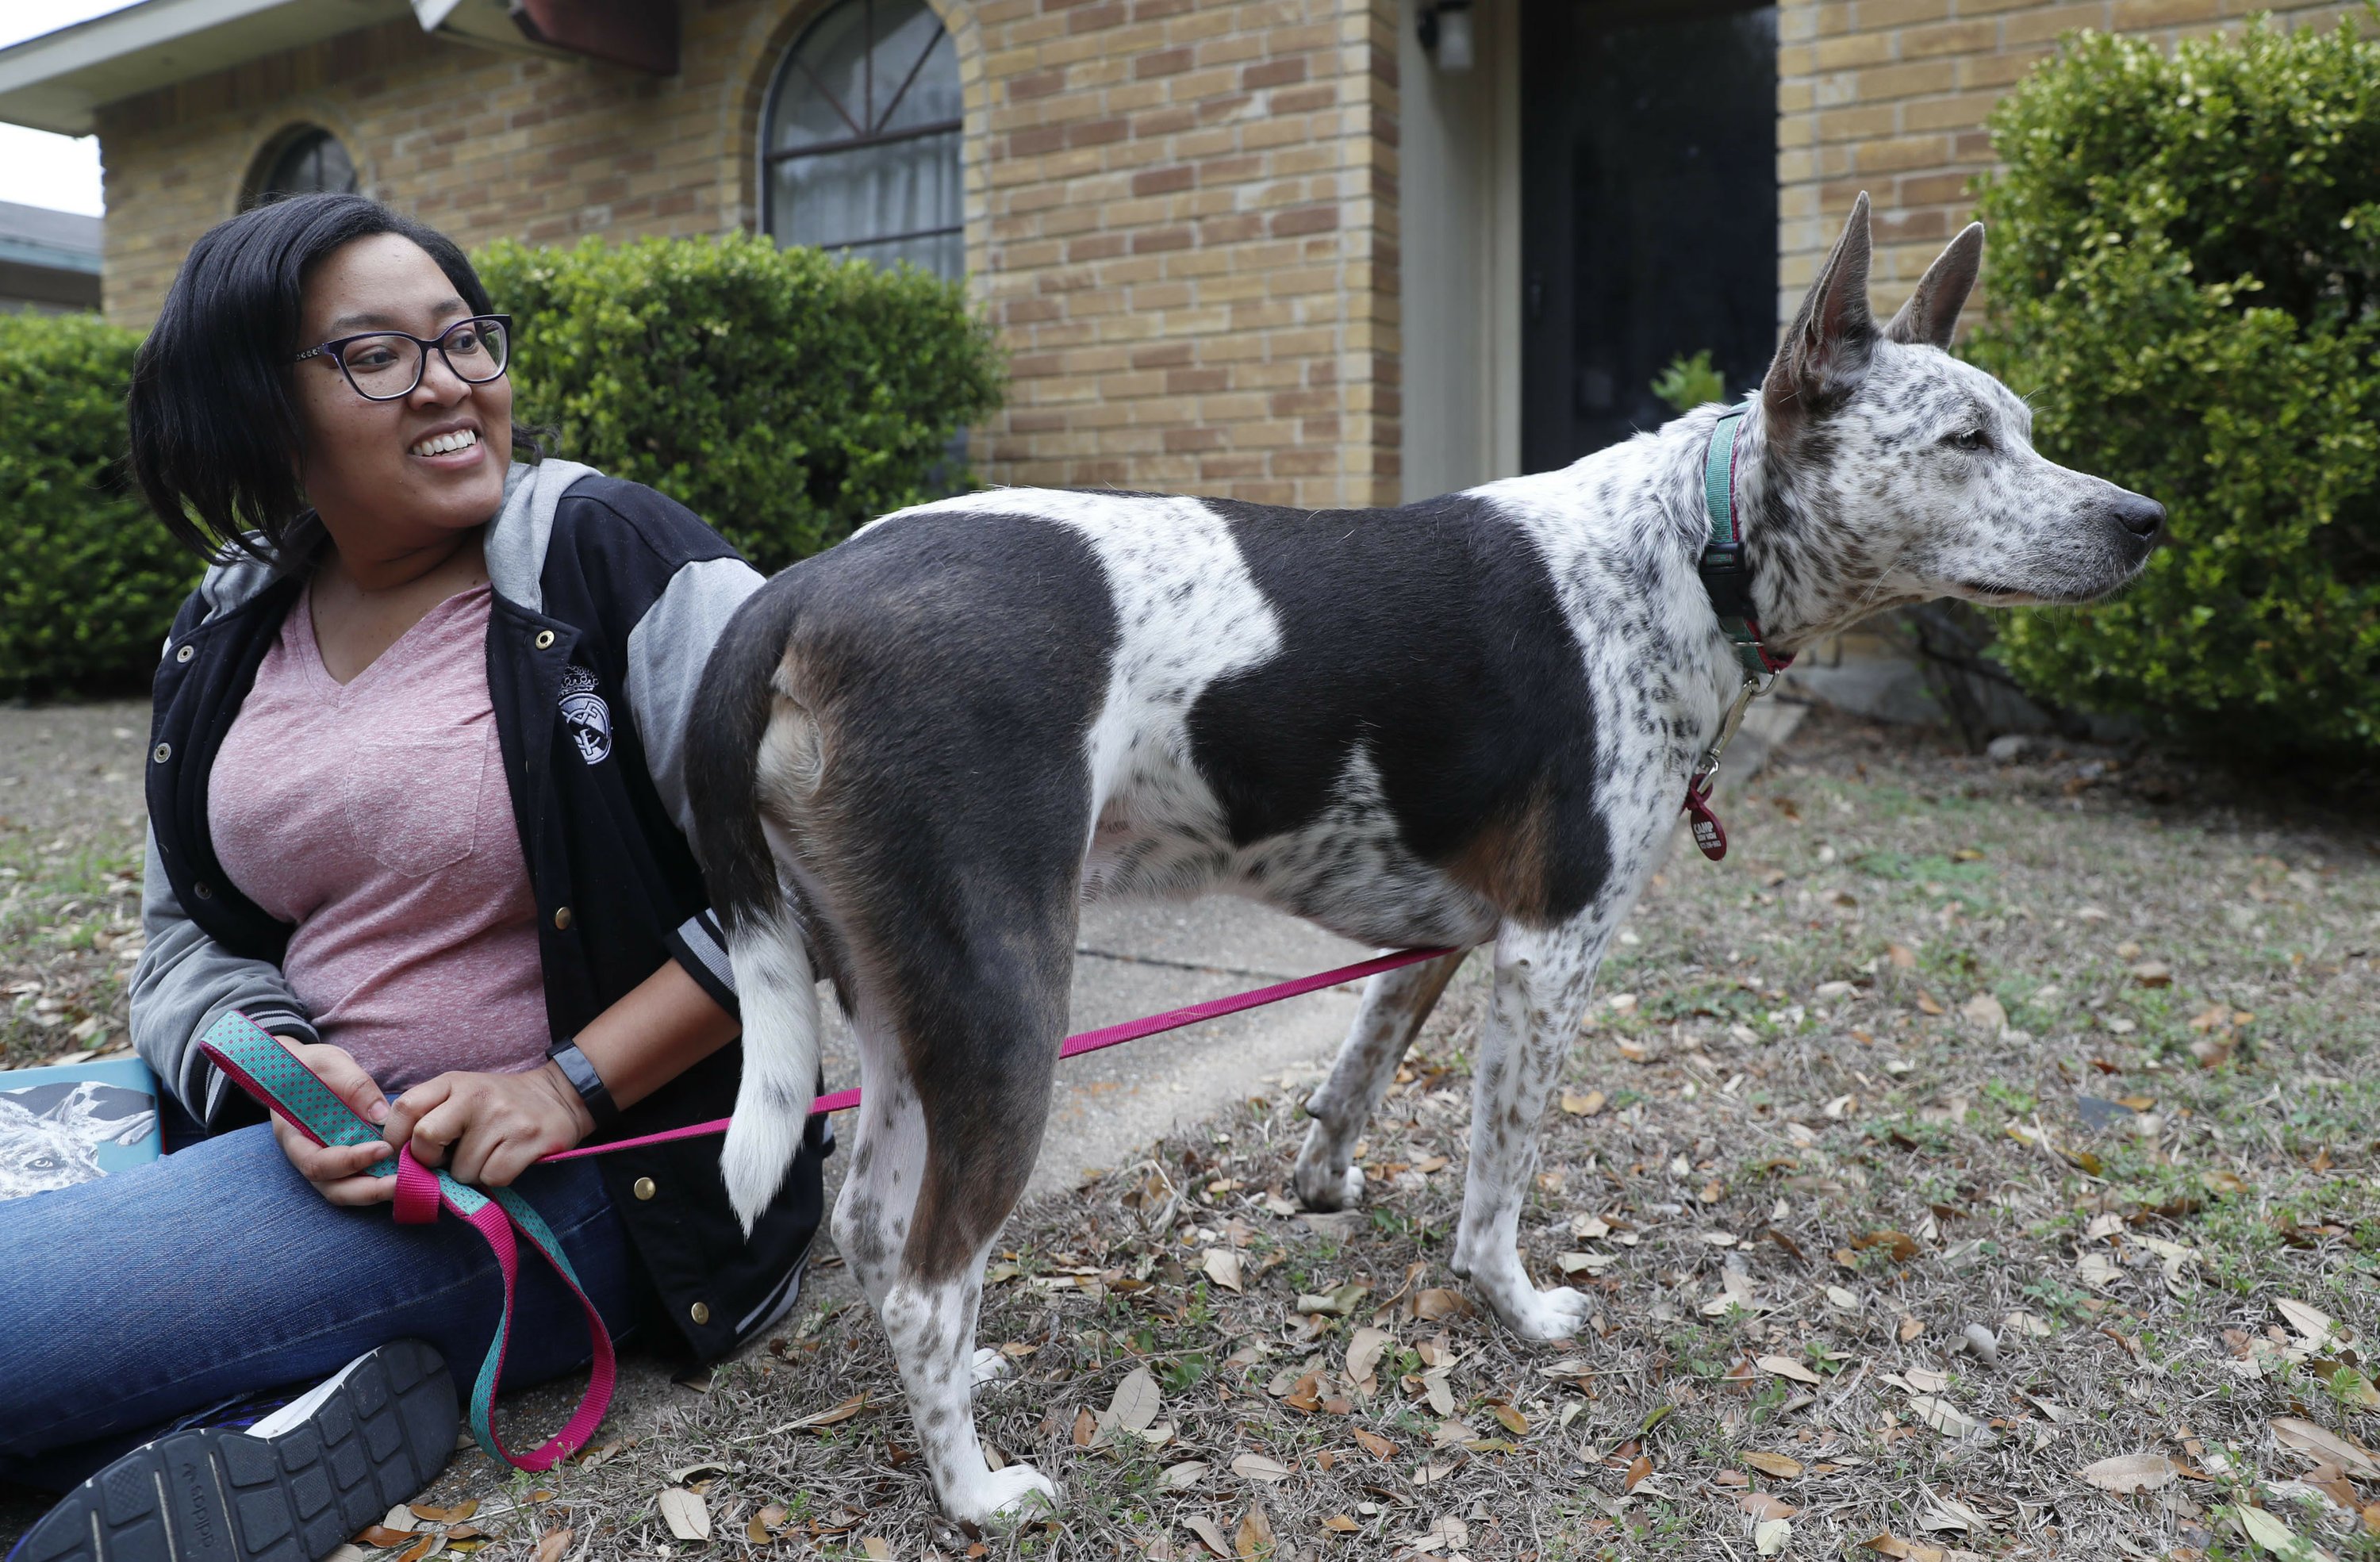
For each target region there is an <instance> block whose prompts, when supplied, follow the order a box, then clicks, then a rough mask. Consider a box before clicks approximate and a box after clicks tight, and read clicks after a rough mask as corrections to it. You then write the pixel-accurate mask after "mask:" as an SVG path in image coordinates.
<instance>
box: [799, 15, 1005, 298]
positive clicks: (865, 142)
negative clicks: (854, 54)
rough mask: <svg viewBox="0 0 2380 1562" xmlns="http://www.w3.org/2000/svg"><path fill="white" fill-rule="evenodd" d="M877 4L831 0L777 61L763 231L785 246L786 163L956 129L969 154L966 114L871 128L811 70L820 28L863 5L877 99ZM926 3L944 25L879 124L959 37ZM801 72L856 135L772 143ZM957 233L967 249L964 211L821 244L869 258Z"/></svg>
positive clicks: (869, 74)
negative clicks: (781, 209) (782, 187)
mask: <svg viewBox="0 0 2380 1562" xmlns="http://www.w3.org/2000/svg"><path fill="white" fill-rule="evenodd" d="M877 4H878V0H832V4H830V5H828V6H823V7H821V8H820V10H819V12H818V14H817V15H815V16H813V17H811V18H810V19H809V20H808V21H807V22H806V23H804V24H803V26H802V30H801V31H800V32H799V33H797V34H796V35H795V38H794V41H793V42H791V43H789V44H787V45H786V46H785V50H784V53H783V54H780V55H779V56H778V58H777V63H776V66H775V67H774V69H773V71H772V72H771V76H770V80H769V92H768V96H767V98H766V99H764V100H763V101H762V103H761V105H760V134H759V143H760V144H759V183H760V203H759V204H760V232H761V233H762V234H764V235H766V236H768V237H769V238H770V239H771V241H772V242H775V243H778V244H780V245H782V244H783V243H784V242H786V241H784V240H783V239H779V238H778V237H777V217H778V204H777V191H776V179H775V177H774V176H775V173H776V170H777V168H778V166H779V165H780V164H782V163H793V162H797V161H799V160H801V159H803V158H808V157H823V156H828V155H831V154H833V153H836V152H846V151H861V150H863V149H865V148H868V147H876V146H893V145H897V144H899V143H900V142H903V141H915V140H923V139H926V138H928V137H929V136H948V135H954V134H955V135H957V136H959V137H960V138H961V156H962V159H963V158H964V154H965V131H966V121H965V115H964V114H962V115H961V116H960V117H958V118H954V119H946V120H936V121H935V122H933V123H932V124H929V125H911V126H905V127H903V128H901V129H898V130H876V131H871V130H869V129H868V128H867V127H864V126H860V125H856V124H854V123H853V121H852V117H851V112H850V110H849V109H848V108H847V107H846V106H845V105H844V103H843V102H842V101H841V100H840V99H839V98H837V97H836V96H835V94H834V93H833V92H832V91H829V90H828V89H827V86H826V83H825V82H823V81H820V79H818V76H817V74H816V73H815V72H813V71H812V70H811V69H810V67H809V65H808V62H807V61H806V60H804V59H803V58H802V50H803V47H804V46H805V45H807V43H808V42H810V40H811V39H812V38H813V37H815V36H816V35H817V33H818V30H819V29H820V28H821V27H824V26H825V25H826V23H827V22H828V21H829V20H830V19H831V18H832V17H833V16H834V14H835V13H836V12H837V11H840V10H842V9H843V8H844V6H860V7H861V8H862V10H863V12H864V15H865V21H864V23H863V25H864V26H865V27H866V29H867V37H868V48H867V52H866V54H864V56H863V58H864V61H865V64H864V65H863V67H862V68H863V70H864V72H865V76H864V78H863V80H864V82H865V86H864V88H863V91H865V93H866V94H867V97H868V99H871V100H872V99H873V98H874V97H875V95H876V49H877V42H878V41H877V37H876V6H877ZM924 8H925V10H926V11H927V13H928V14H929V15H930V16H931V17H932V18H934V23H935V26H936V27H937V28H938V29H939V32H938V35H937V36H936V38H935V40H934V42H930V43H929V44H927V45H926V47H925V48H924V49H922V50H920V51H919V52H918V54H917V59H916V60H915V61H913V62H912V63H911V65H910V67H909V74H908V75H907V76H905V77H904V78H902V80H901V84H900V86H899V87H898V88H896V89H895V90H894V91H893V92H892V96H891V97H889V98H887V99H886V100H885V102H884V105H883V108H882V110H881V111H880V112H879V113H876V114H875V115H874V117H875V119H876V121H877V123H878V124H882V123H883V122H884V121H885V120H887V119H890V118H891V117H892V113H893V111H894V110H895V109H897V108H899V107H900V106H901V103H902V100H903V99H905V97H907V96H908V93H909V90H910V89H911V88H912V87H915V86H916V85H917V78H918V76H919V75H920V74H921V73H922V72H923V71H924V70H925V68H926V63H927V62H928V61H929V60H930V59H932V58H933V57H934V51H935V50H936V49H937V48H939V47H940V46H941V42H942V41H943V40H944V39H949V40H951V42H953V45H955V43H956V42H957V40H956V37H955V35H954V34H953V32H952V31H951V27H950V23H949V21H948V20H947V19H945V18H944V17H943V16H942V14H941V11H940V10H938V9H937V8H936V7H935V6H933V5H931V4H930V3H927V4H925V7H924ZM796 76H798V77H800V78H802V79H804V80H805V82H806V84H807V87H808V89H809V90H810V91H815V92H817V93H818V94H819V95H820V97H822V98H824V99H825V100H826V102H827V103H828V105H829V106H830V107H832V109H833V110H834V111H835V115H836V117H838V118H840V119H841V120H842V121H843V123H844V126H845V127H848V128H849V129H851V130H852V131H853V134H851V135H849V136H844V137H843V138H841V139H836V140H832V141H818V142H813V143H812V144H810V145H807V146H798V147H785V148H775V147H771V144H770V143H771V140H772V139H774V135H775V131H776V127H777V110H778V108H779V107H780V106H781V105H782V103H783V101H784V93H785V91H786V89H787V87H788V86H789V85H790V84H792V83H793V82H794V80H795V77H796ZM860 106H861V113H862V114H863V115H866V114H868V112H869V104H868V103H862V104H861V105H860ZM962 175H964V167H962ZM953 235H955V236H958V238H959V241H960V244H961V246H962V248H964V246H965V236H966V220H965V214H964V212H962V214H961V217H960V220H959V221H957V222H955V223H953V224H948V225H947V226H942V227H932V228H918V229H916V230H914V231H911V232H906V233H890V234H876V235H871V236H868V237H867V238H864V239H858V240H856V241H852V242H847V243H844V244H838V245H833V246H820V247H819V248H824V249H826V250H827V252H828V253H830V254H840V255H846V256H855V257H857V258H859V259H863V260H864V259H867V258H868V257H867V256H866V255H865V253H864V251H866V250H868V249H873V248H879V247H880V246H883V245H887V244H901V243H907V242H909V241H912V240H915V239H920V238H942V237H947V236H953ZM870 263H871V264H873V263H875V262H873V261H871V262H870ZM962 274H964V267H962Z"/></svg>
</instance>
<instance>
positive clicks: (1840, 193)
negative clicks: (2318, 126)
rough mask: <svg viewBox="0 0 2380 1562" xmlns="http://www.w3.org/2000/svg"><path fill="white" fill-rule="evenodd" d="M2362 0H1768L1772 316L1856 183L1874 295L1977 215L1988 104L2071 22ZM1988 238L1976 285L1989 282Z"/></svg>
mask: <svg viewBox="0 0 2380 1562" xmlns="http://www.w3.org/2000/svg"><path fill="white" fill-rule="evenodd" d="M2358 9H2359V7H2355V6H2341V5H2336V4H2305V3H2302V0H2296V3H2293V0H1781V3H1780V4H1779V6H1778V36H1779V49H1778V56H1777V77H1778V83H1777V107H1778V115H1779V118H1778V131H1777V146H1778V151H1777V176H1778V182H1779V190H1778V225H1779V233H1778V262H1779V263H1778V284H1779V299H1778V310H1779V315H1778V318H1779V321H1790V320H1791V318H1792V314H1793V311H1794V310H1795V309H1797V308H1799V307H1800V305H1801V301H1802V295H1803V292H1804V291H1805V290H1806V289H1807V288H1808V286H1809V285H1810V279H1811V278H1812V277H1813V276H1815V274H1816V273H1817V269H1818V263H1819V262H1820V261H1821V260H1824V259H1825V258H1826V254H1827V250H1828V248H1829V247H1831V246H1832V245H1833V243H1834V241H1835V236H1836V235H1837V234H1839V233H1840V231H1841V229H1842V222H1843V217H1844V215H1845V214H1846V213H1848V212H1850V211H1851V206H1852V200H1853V198H1854V197H1856V196H1857V195H1858V193H1859V192H1860V191H1861V190H1863V189H1864V190H1866V191H1867V192H1868V197H1869V199H1870V200H1872V201H1873V202H1874V203H1875V207H1876V304H1877V306H1878V308H1879V309H1896V308H1898V307H1899V306H1900V300H1901V299H1902V298H1904V297H1907V296H1908V295H1909V293H1910V291H1911V290H1912V289H1913V288H1914V287H1915V285H1916V283H1917V279H1918V277H1919V276H1920V275H1921V274H1922V273H1923V272H1925V267H1926V264H1927V263H1928V262H1929V261H1931V260H1933V259H1934V257H1935V256H1936V255H1937V254H1938V253H1939V252H1940V250H1941V248H1942V246H1943V244H1944V243H1945V242H1946V241H1948V240H1949V237H1950V236H1951V235H1952V234H1954V233H1956V232H1957V231H1958V230H1959V229H1960V228H1961V226H1963V225H1964V224H1966V223H1967V221H1968V220H1969V218H1970V216H1971V215H1972V212H1973V201H1972V200H1971V199H1970V198H1969V196H1968V195H1967V193H1966V191H1967V182H1968V180H1969V179H1970V178H1972V177H1973V176H1974V175H1976V174H1977V173H1980V172H1982V171H1983V170H1985V169H1986V168H1988V167H1990V166H1991V165H1992V155H1991V141H1990V138H1989V136H1988V135H1987V134H1986V133H1985V129H1984V118H1985V115H1987V114H1989V113H1990V112H1991V108H1992V105H1993V104H1994V103H1997V102H1998V101H1999V96H2000V94H2001V93H2002V92H2004V91H2007V90H2008V89H2009V87H2010V85H2011V84H2012V83H2014V82H2015V81H2016V79H2018V78H2019V77H2021V76H2022V75H2023V74H2024V73H2025V71H2026V70H2027V69H2029V68H2030V67H2032V66H2033V65H2034V63H2035V62H2036V61H2039V60H2041V59H2043V58H2045V57H2046V56H2048V55H2049V54H2054V53H2055V52H2056V51H2057V47H2058V36H2059V35H2060V34H2062V33H2065V32H2069V31H2071V30H2074V29H2077V28H2083V27H2089V28H2095V29H2098V30H2101V31H2120V32H2132V33H2146V34H2149V35H2152V36H2155V37H2157V38H2160V39H2164V40H2168V41H2170V40H2173V39H2177V38H2180V37H2183V36H2186V35H2191V34H2196V33H2204V32H2208V31H2213V30H2216V29H2218V28H2225V27H2237V26H2239V25H2240V22H2241V20H2242V18H2245V17H2246V16H2247V15H2248V14H2249V13H2251V12H2254V11H2259V10H2269V11H2271V12H2273V13H2274V14H2275V15H2276V16H2277V18H2281V19H2282V20H2285V21H2287V22H2289V24H2291V25H2305V24H2307V23H2319V24H2320V25H2323V26H2331V25H2335V23H2336V21H2337V19H2338V17H2339V16H2340V15H2342V14H2344V13H2346V12H2349V11H2351V10H2358ZM1990 274H1991V271H1990V260H1989V256H1988V249H1987V250H1986V258H1985V285H1986V286H1988V285H1989V283H1990Z"/></svg>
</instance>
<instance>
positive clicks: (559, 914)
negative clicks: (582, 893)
mask: <svg viewBox="0 0 2380 1562" xmlns="http://www.w3.org/2000/svg"><path fill="white" fill-rule="evenodd" d="M553 926H554V929H555V931H557V932H563V933H567V932H569V931H570V908H569V907H568V906H556V907H554V908H553Z"/></svg>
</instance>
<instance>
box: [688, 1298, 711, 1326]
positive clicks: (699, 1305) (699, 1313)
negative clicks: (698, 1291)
mask: <svg viewBox="0 0 2380 1562" xmlns="http://www.w3.org/2000/svg"><path fill="white" fill-rule="evenodd" d="M686 1316H687V1317H690V1318H692V1319H693V1320H694V1321H695V1322H696V1323H698V1324H707V1323H709V1322H710V1303H709V1302H696V1303H695V1304H694V1305H693V1306H691V1307H689V1308H687V1309H686Z"/></svg>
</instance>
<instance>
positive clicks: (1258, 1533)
mask: <svg viewBox="0 0 2380 1562" xmlns="http://www.w3.org/2000/svg"><path fill="white" fill-rule="evenodd" d="M1232 1542H1233V1549H1234V1550H1236V1551H1237V1552H1238V1553H1239V1554H1240V1556H1242V1557H1243V1558H1244V1559H1245V1562H1266V1559H1267V1558H1269V1557H1270V1556H1272V1554H1273V1544H1274V1542H1273V1534H1272V1520H1270V1519H1269V1518H1267V1517H1266V1516H1265V1510H1264V1504H1262V1503H1258V1504H1257V1505H1256V1506H1255V1507H1253V1508H1249V1509H1248V1511H1247V1513H1246V1515H1245V1517H1243V1518H1242V1519H1241V1520H1240V1529H1239V1533H1237V1534H1236V1535H1233V1537H1232Z"/></svg>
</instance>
